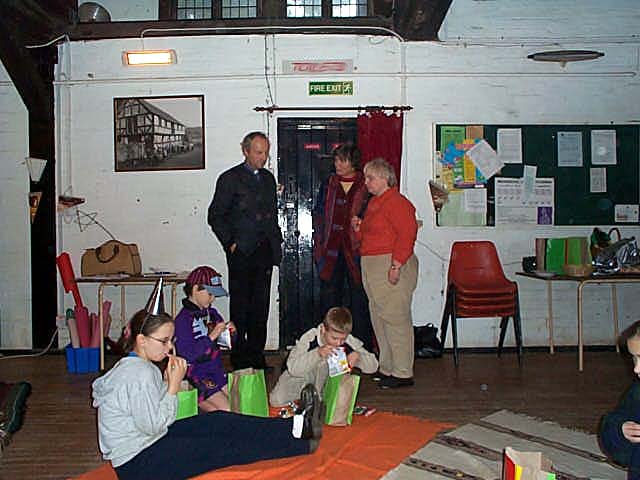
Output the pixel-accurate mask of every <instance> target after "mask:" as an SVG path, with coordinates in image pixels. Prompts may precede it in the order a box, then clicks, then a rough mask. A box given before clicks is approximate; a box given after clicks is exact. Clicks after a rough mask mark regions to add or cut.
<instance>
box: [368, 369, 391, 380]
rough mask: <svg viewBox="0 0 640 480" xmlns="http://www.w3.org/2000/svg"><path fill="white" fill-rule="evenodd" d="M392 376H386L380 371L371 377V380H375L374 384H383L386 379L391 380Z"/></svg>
mask: <svg viewBox="0 0 640 480" xmlns="http://www.w3.org/2000/svg"><path fill="white" fill-rule="evenodd" d="M389 376H390V375H385V374H384V373H382V372H381V371H380V370H378V371H377V372H376V373H374V374H373V375H372V376H371V380H373V381H374V382H381V381H382V380H384V379H385V378H389Z"/></svg>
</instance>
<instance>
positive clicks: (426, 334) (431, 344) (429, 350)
mask: <svg viewBox="0 0 640 480" xmlns="http://www.w3.org/2000/svg"><path fill="white" fill-rule="evenodd" d="M413 341H414V352H415V356H416V357H417V358H440V357H441V356H442V343H440V339H439V338H438V327H436V326H435V325H434V324H433V323H427V324H426V325H424V326H422V327H415V326H414V327H413Z"/></svg>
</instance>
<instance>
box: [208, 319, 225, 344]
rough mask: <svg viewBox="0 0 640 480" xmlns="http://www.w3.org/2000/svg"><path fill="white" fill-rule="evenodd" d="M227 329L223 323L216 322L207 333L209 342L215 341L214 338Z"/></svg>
mask: <svg viewBox="0 0 640 480" xmlns="http://www.w3.org/2000/svg"><path fill="white" fill-rule="evenodd" d="M226 329H227V325H226V324H225V323H224V322H218V323H216V324H215V325H214V326H213V328H212V329H211V331H210V332H209V338H210V339H211V340H215V339H216V338H218V337H219V336H220V334H221V333H222V332H224V331H225V330H226Z"/></svg>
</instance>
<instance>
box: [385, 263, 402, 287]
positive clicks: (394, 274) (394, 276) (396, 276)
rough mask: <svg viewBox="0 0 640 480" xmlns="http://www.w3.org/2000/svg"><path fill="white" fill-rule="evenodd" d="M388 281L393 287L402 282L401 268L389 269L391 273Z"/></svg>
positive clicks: (392, 267) (388, 275)
mask: <svg viewBox="0 0 640 480" xmlns="http://www.w3.org/2000/svg"><path fill="white" fill-rule="evenodd" d="M387 279H388V280H389V283H390V284H391V285H396V284H397V283H398V282H399V281H400V267H394V266H393V265H392V266H391V267H389V273H388V274H387Z"/></svg>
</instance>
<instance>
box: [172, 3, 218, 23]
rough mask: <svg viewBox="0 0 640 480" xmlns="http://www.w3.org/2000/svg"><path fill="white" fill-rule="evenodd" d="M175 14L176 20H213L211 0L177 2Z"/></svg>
mask: <svg viewBox="0 0 640 480" xmlns="http://www.w3.org/2000/svg"><path fill="white" fill-rule="evenodd" d="M176 13H177V17H178V20H199V19H203V18H213V15H212V10H211V0H178V4H177V7H176Z"/></svg>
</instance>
